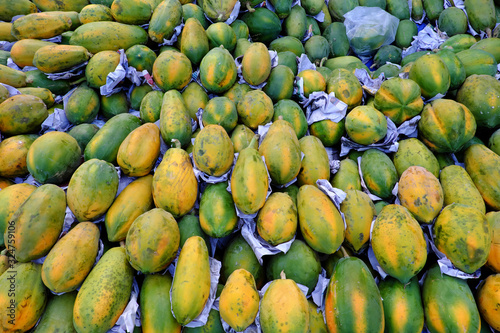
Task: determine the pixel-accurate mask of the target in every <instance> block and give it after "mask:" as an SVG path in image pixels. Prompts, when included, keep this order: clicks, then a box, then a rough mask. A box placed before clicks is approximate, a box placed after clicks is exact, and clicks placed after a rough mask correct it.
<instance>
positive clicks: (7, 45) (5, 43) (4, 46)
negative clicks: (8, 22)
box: [0, 40, 16, 51]
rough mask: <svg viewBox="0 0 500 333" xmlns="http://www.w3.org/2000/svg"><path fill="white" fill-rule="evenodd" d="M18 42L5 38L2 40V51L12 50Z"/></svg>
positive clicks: (0, 43) (0, 46) (0, 47)
mask: <svg viewBox="0 0 500 333" xmlns="http://www.w3.org/2000/svg"><path fill="white" fill-rule="evenodd" d="M15 43H16V42H8V41H5V40H2V41H0V50H2V51H10V50H11V49H12V46H14V44H15Z"/></svg>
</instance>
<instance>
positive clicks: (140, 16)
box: [111, 0, 153, 25]
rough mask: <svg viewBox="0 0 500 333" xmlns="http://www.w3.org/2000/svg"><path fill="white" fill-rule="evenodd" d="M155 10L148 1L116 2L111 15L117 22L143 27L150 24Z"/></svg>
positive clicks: (113, 4)
mask: <svg viewBox="0 0 500 333" xmlns="http://www.w3.org/2000/svg"><path fill="white" fill-rule="evenodd" d="M152 13H153V9H152V8H151V5H150V3H149V2H148V1H147V0H114V1H113V3H112V4H111V15H112V16H113V18H114V19H115V21H116V22H120V23H125V24H133V25H141V24H145V23H148V22H149V19H150V18H151V14H152Z"/></svg>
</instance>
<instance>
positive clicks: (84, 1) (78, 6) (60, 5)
mask: <svg viewBox="0 0 500 333" xmlns="http://www.w3.org/2000/svg"><path fill="white" fill-rule="evenodd" d="M33 2H34V3H35V4H36V6H37V7H38V8H39V9H40V10H41V11H42V12H50V11H76V12H80V11H81V10H82V9H83V7H85V6H86V5H88V3H89V1H88V0H74V1H68V0H63V1H54V0H34V1H33Z"/></svg>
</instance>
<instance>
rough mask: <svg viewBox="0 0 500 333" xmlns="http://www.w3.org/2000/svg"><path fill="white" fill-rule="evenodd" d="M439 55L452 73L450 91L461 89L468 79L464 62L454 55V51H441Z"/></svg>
mask: <svg viewBox="0 0 500 333" xmlns="http://www.w3.org/2000/svg"><path fill="white" fill-rule="evenodd" d="M437 55H438V56H439V57H440V58H441V60H442V61H443V62H444V64H445V65H446V68H448V72H449V73H450V90H455V89H458V88H460V86H461V85H462V83H464V81H465V78H466V71H465V66H464V64H463V62H462V61H461V60H460V58H459V57H458V56H457V55H456V54H455V53H453V51H451V50H448V49H442V50H440V51H439V52H438V53H437Z"/></svg>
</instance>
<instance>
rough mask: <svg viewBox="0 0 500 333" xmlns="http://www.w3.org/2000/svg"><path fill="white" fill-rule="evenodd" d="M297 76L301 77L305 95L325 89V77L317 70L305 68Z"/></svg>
mask: <svg viewBox="0 0 500 333" xmlns="http://www.w3.org/2000/svg"><path fill="white" fill-rule="evenodd" d="M313 37H314V36H313ZM316 37H321V36H316ZM311 38H312V37H311ZM311 38H310V39H309V40H311ZM321 38H323V37H321ZM309 40H308V41H309ZM297 76H298V77H299V78H301V79H302V83H303V88H304V96H305V97H309V95H310V94H312V93H313V92H315V91H325V89H326V81H325V78H324V77H323V75H321V74H320V73H319V72H318V71H315V70H312V69H306V70H303V71H301V72H300V73H299V74H298V75H297Z"/></svg>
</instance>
